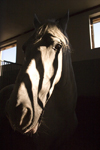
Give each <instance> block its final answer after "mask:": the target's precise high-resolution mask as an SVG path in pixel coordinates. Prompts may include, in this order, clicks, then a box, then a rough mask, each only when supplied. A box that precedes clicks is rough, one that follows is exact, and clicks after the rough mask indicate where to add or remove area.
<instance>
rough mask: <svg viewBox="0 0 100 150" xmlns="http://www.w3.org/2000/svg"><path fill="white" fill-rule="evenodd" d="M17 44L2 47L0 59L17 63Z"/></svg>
mask: <svg viewBox="0 0 100 150" xmlns="http://www.w3.org/2000/svg"><path fill="white" fill-rule="evenodd" d="M16 46H17V45H16V44H12V45H9V46H7V47H4V48H1V53H0V60H2V61H4V60H5V61H9V62H13V63H16V52H17V47H16Z"/></svg>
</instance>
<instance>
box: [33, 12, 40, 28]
mask: <svg viewBox="0 0 100 150" xmlns="http://www.w3.org/2000/svg"><path fill="white" fill-rule="evenodd" d="M40 25H41V23H40V21H39V19H38V17H37V15H36V14H34V26H35V28H38V27H39V26H40Z"/></svg>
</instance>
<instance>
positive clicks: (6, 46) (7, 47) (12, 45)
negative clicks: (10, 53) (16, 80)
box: [0, 41, 17, 65]
mask: <svg viewBox="0 0 100 150" xmlns="http://www.w3.org/2000/svg"><path fill="white" fill-rule="evenodd" d="M15 46H16V56H15V63H16V61H17V41H14V42H10V43H8V44H4V45H2V46H0V60H1V61H2V51H4V50H7V49H10V48H13V47H15ZM5 61H6V60H5ZM9 62H11V61H9ZM12 63H13V62H12ZM0 65H1V63H0Z"/></svg>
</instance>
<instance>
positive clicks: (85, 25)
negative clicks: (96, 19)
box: [68, 8, 100, 61]
mask: <svg viewBox="0 0 100 150" xmlns="http://www.w3.org/2000/svg"><path fill="white" fill-rule="evenodd" d="M99 11H100V8H98V9H94V10H91V11H87V12H84V13H81V14H78V15H75V16H72V17H70V19H69V24H68V36H69V40H70V43H71V45H72V60H73V61H81V60H90V59H98V58H100V48H97V49H93V50H91V47H90V33H89V32H90V31H89V30H90V29H89V15H91V14H94V13H97V12H99Z"/></svg>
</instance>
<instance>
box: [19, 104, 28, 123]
mask: <svg viewBox="0 0 100 150" xmlns="http://www.w3.org/2000/svg"><path fill="white" fill-rule="evenodd" d="M27 113H28V108H26V107H23V110H22V116H21V119H20V123H19V124H20V125H22V123H23V121H24V120H25V117H26V116H27Z"/></svg>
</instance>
